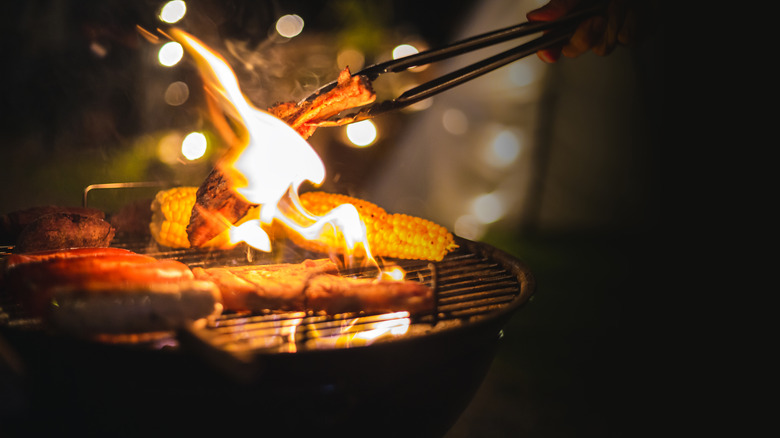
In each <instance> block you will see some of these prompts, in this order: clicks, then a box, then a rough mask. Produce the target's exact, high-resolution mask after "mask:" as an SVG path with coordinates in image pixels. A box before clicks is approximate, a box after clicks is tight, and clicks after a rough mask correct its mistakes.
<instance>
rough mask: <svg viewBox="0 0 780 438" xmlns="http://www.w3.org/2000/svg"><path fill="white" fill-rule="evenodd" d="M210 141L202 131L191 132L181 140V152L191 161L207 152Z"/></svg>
mask: <svg viewBox="0 0 780 438" xmlns="http://www.w3.org/2000/svg"><path fill="white" fill-rule="evenodd" d="M207 146H208V141H206V136H205V135H203V134H202V133H200V132H191V133H189V134H187V136H186V137H184V140H182V142H181V153H182V155H184V157H185V158H186V159H188V160H190V161H193V160H197V159H198V158H200V157H202V156H203V155H204V154H205V153H206V148H207Z"/></svg>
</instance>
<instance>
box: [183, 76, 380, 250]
mask: <svg viewBox="0 0 780 438" xmlns="http://www.w3.org/2000/svg"><path fill="white" fill-rule="evenodd" d="M374 99H376V95H375V94H374V92H373V90H372V89H371V84H370V83H369V81H368V80H367V79H366V78H365V77H361V76H356V77H352V76H351V74H350V72H349V69H348V68H345V69H344V70H343V71H342V72H341V73H340V74H339V78H338V85H337V86H336V87H335V88H334V89H332V90H330V91H328V92H327V93H323V94H322V95H320V96H317V97H316V98H315V99H313V100H311V101H304V102H301V103H299V104H295V103H292V102H284V103H280V104H277V105H275V106H274V107H272V108H269V110H268V111H269V112H270V113H271V114H274V115H275V116H277V117H279V118H280V119H282V120H284V121H285V122H287V124H289V125H290V126H291V127H292V128H293V129H295V130H296V131H298V133H299V134H301V136H302V137H303V138H309V137H310V136H311V135H312V134H313V133H314V131H315V129H317V123H319V122H322V121H324V120H326V119H328V118H330V117H332V116H334V115H336V114H338V113H340V112H341V111H344V110H347V109H350V108H356V107H359V106H363V105H366V104H368V103H371V102H373V101H374ZM220 166H221V164H218V165H217V166H216V167H215V168H214V169H213V170H212V171H211V173H209V175H208V176H207V177H206V179H205V180H204V181H203V183H202V184H201V185H200V187H199V188H198V192H197V199H196V201H195V207H194V208H193V209H192V214H191V216H190V222H189V224H188V225H187V235H188V238H189V241H190V245H192V246H193V247H200V246H202V245H204V244H205V243H206V242H208V241H209V240H211V239H212V238H214V237H215V236H217V235H218V234H219V233H221V232H222V231H224V230H225V229H227V227H228V226H230V225H231V224H234V223H236V222H237V221H238V220H239V219H241V218H242V217H243V216H244V215H245V214H246V213H247V211H249V208H251V207H252V204H250V203H248V202H247V201H246V200H245V199H244V198H243V197H242V196H240V195H239V194H237V193H236V192H235V191H234V190H233V189H231V183H230V177H229V176H228V175H229V174H230V172H229V171H228V170H225V169H220Z"/></svg>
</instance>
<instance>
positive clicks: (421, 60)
mask: <svg viewBox="0 0 780 438" xmlns="http://www.w3.org/2000/svg"><path fill="white" fill-rule="evenodd" d="M603 9H604V6H603V4H600V3H599V4H598V5H596V6H591V7H589V8H587V9H580V10H577V11H575V12H572V13H570V14H569V15H566V16H564V17H562V18H560V19H558V20H555V21H535V22H530V21H528V22H524V23H520V24H516V25H514V26H509V27H505V28H502V29H498V30H494V31H491V32H487V33H483V34H480V35H477V36H473V37H471V38H467V39H464V40H461V41H457V42H455V43H452V44H449V45H446V46H443V47H440V48H437V49H431V50H426V51H423V52H420V53H416V54H414V55H410V56H406V57H403V58H398V59H394V60H390V61H385V62H381V63H377V64H373V65H370V66H368V67H366V68H364V69H363V70H360V71H358V72H356V73H353V74H352V76H359V75H362V76H365V77H366V78H367V79H368V80H369V81H374V80H376V79H377V78H379V77H380V76H381V75H383V74H386V73H398V72H402V71H405V70H408V69H410V68H414V67H420V66H423V65H427V64H431V63H434V62H437V61H442V60H445V59H450V58H453V57H456V56H459V55H462V54H464V53H469V52H473V51H475V50H479V49H482V48H485V47H489V46H492V45H495V44H499V43H503V42H505V41H510V40H513V39H516V38H520V37H524V36H528V35H532V34H534V33H538V32H543V35H542V36H540V37H538V38H536V39H534V40H531V41H529V42H527V43H525V44H522V45H520V46H517V47H515V48H512V49H509V50H507V51H504V52H501V53H499V54H497V55H494V56H491V57H489V58H486V59H484V60H482V61H479V62H476V63H474V64H471V65H469V66H466V67H463V68H461V69H458V70H456V71H453V72H451V73H449V74H446V75H444V76H441V77H439V78H436V79H433V80H431V81H428V82H425V83H423V84H421V85H418V86H417V87H414V88H412V89H410V90H407V91H406V92H404V93H403V94H401V95H400V96H398V97H397V98H395V99H392V100H384V101H380V102H374V103H372V104H369V105H366V106H363V107H362V108H361V109H360V110H359V111H358V112H357V113H353V114H351V115H348V116H344V117H340V118H337V119H333V120H326V121H324V122H320V123H318V125H319V126H341V125H347V124H350V123H354V122H358V121H361V120H365V119H370V118H373V117H376V116H378V115H380V114H384V113H386V112H388V111H394V110H398V109H401V108H405V107H408V106H410V105H413V104H415V103H417V102H419V101H421V100H423V99H427V98H429V97H431V96H433V95H435V94H438V93H441V92H442V91H445V90H449V89H450V88H453V87H455V86H457V85H460V84H462V83H464V82H467V81H470V80H472V79H474V78H477V77H479V76H482V75H484V74H485V73H488V72H491V71H493V70H495V69H497V68H499V67H502V66H504V65H507V64H509V63H511V62H514V61H517V60H518V59H521V58H524V57H526V56H528V55H531V54H533V53H536V52H537V51H539V50H544V49H547V48H550V47H553V46H555V45H558V44H562V43H564V42H565V41H567V40H568V39H569V38H571V35H572V33H573V32H574V30H575V29H576V27H577V25H578V24H579V23H580V22H581V21H582V20H583V19H585V18H587V17H589V16H591V15H593V14H595V13H597V12H600V11H602V10H603ZM336 85H337V82H336V81H333V82H330V83H328V84H326V85H324V86H322V87H321V88H319V89H318V90H317V91H315V92H314V93H312V94H311V95H310V96H309V97H307V98H306V99H304V100H303V101H304V102H306V101H311V100H313V99H315V98H316V97H317V96H319V95H321V94H323V93H326V92H328V91H330V90H332V89H333V88H335V87H336Z"/></svg>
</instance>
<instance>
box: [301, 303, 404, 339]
mask: <svg viewBox="0 0 780 438" xmlns="http://www.w3.org/2000/svg"><path fill="white" fill-rule="evenodd" d="M410 325H411V318H410V316H409V312H405V311H401V312H394V313H385V314H381V315H370V316H361V317H357V318H351V319H348V320H345V321H344V322H343V324H342V325H341V326H340V327H336V328H331V329H324V330H316V329H312V330H310V332H309V335H308V336H309V337H310V338H311V339H310V340H309V341H307V345H309V346H314V347H316V348H351V347H362V346H366V345H371V344H373V343H374V342H377V341H379V340H382V339H390V338H393V337H397V336H401V335H404V334H406V332H408V331H409V327H410Z"/></svg>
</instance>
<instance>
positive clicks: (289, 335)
mask: <svg viewBox="0 0 780 438" xmlns="http://www.w3.org/2000/svg"><path fill="white" fill-rule="evenodd" d="M458 243H459V245H460V247H459V248H458V249H457V250H455V251H454V252H452V253H450V254H449V255H447V257H445V258H444V260H442V261H440V262H427V261H419V260H393V263H394V264H397V265H398V266H400V267H401V268H402V269H404V271H406V278H407V279H408V280H412V281H418V282H421V283H423V284H426V285H428V286H430V287H432V288H433V289H434V291H435V296H436V300H435V301H436V305H435V308H434V310H433V311H432V312H429V313H426V314H415V315H409V313H408V312H395V313H386V314H375V315H372V314H363V313H345V314H337V315H324V314H317V313H312V312H283V313H248V312H245V313H240V312H238V313H235V312H228V313H224V314H223V315H221V316H220V317H218V318H215V319H213V320H210V321H209V322H208V323H207V324H206V325H205V326H203V327H198V328H197V329H193V330H194V331H195V332H196V333H195V334H196V336H197V337H198V338H199V339H201V340H203V341H206V342H208V343H209V344H210V345H211V346H212V347H216V348H218V349H221V350H226V351H229V352H246V351H262V352H298V351H305V350H320V349H334V348H349V347H355V346H363V345H369V344H372V343H374V342H382V341H387V340H391V339H401V338H408V337H414V336H421V335H425V334H428V333H431V332H435V331H442V330H447V329H451V328H454V327H458V326H462V325H466V324H469V323H471V322H472V321H475V320H478V319H480V318H489V317H491V316H492V315H494V314H496V313H500V312H503V311H504V310H506V309H507V308H511V307H514V306H515V305H516V304H520V302H524V301H526V300H527V298H528V296H526V295H530V292H529V293H527V294H526V293H524V292H528V291H525V290H524V289H527V287H525V288H524V287H523V285H522V281H521V280H522V278H521V277H522V275H525V274H526V271H524V270H523V269H521V268H518V266H517V265H516V264H515V261H514V260H513V259H511V258H506V257H504V258H503V259H501V257H499V258H496V257H495V255H496V253H495V252H494V250H493V249H492V248H491V247H488V246H487V245H483V244H479V243H475V242H470V241H465V240H463V239H460V241H459V242H458ZM117 246H120V247H124V248H127V249H130V250H133V251H136V252H139V253H145V254H149V255H151V256H154V257H156V258H159V259H172V260H178V261H181V262H183V263H186V264H188V265H189V266H190V267H196V266H201V267H211V266H226V265H245V264H250V263H253V264H264V263H278V262H291V263H297V262H300V261H301V260H303V259H305V258H321V257H323V255H322V254H315V253H307V252H301V251H300V250H297V249H292V250H289V249H286V250H285V251H286V252H284V253H276V254H266V253H262V252H256V251H254V250H252V249H248V248H247V247H237V248H236V249H232V250H206V249H160V248H157V247H156V246H154V245H151V246H150V245H148V244H147V243H146V242H132V241H131V242H124V243H119V244H118V245H117ZM486 249H489V250H490V251H485V250H486ZM376 274H377V272H376V270H366V269H343V270H341V275H343V276H350V277H358V278H371V277H375V276H376ZM526 286H527V285H526ZM0 306H2V304H0ZM5 309H6V312H5V313H6V321H5V324H6V325H15V326H25V325H26V326H28V328H29V327H34V326H35V325H36V324H35V321H34V320H33V321H32V322H31V321H30V320H26V319H23V318H22V317H17V318H14V315H13V314H14V312H13V311H12V309H13V306H12V305H10V304H7V305H6V306H5ZM0 310H2V309H0ZM9 314H10V317H9V316H8V315H9ZM0 323H2V322H0ZM189 334H192V331H190V332H189ZM158 345H165V346H166V347H170V346H171V345H173V346H178V342H177V340H176V337H175V335H173V334H172V335H171V337H170V338H169V339H167V340H164V341H162V342H161V341H160V340H159V339H156V340H155V342H153V343H150V346H152V347H154V346H158Z"/></svg>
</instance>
